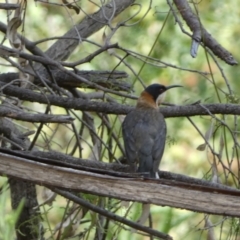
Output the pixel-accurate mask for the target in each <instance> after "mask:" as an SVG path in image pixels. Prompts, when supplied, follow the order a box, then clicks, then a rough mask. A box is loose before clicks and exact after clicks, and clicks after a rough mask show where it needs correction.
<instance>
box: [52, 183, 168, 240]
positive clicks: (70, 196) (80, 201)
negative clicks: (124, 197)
mask: <svg viewBox="0 0 240 240" xmlns="http://www.w3.org/2000/svg"><path fill="white" fill-rule="evenodd" d="M52 190H53V191H54V192H56V193H58V194H60V195H61V196H63V197H65V198H67V199H69V200H71V201H73V202H75V203H77V204H79V205H81V206H83V207H85V208H87V209H90V210H91V211H93V212H96V213H99V214H101V215H103V216H105V217H107V218H110V219H112V220H114V221H118V222H121V223H123V224H126V225H127V226H130V227H133V228H135V229H137V230H140V231H143V232H146V233H148V234H149V235H152V236H155V237H158V238H160V239H165V240H171V239H172V237H171V236H169V235H168V234H164V233H161V232H159V231H156V230H154V229H152V228H149V227H145V226H143V225H141V224H138V223H136V222H133V221H130V220H128V219H126V218H124V217H120V216H118V215H116V214H114V213H112V212H109V211H107V210H105V209H103V208H100V207H98V206H95V205H93V204H91V203H89V202H87V201H86V200H84V199H81V198H79V197H77V196H76V195H74V194H72V193H70V192H67V191H63V190H61V189H57V188H52Z"/></svg>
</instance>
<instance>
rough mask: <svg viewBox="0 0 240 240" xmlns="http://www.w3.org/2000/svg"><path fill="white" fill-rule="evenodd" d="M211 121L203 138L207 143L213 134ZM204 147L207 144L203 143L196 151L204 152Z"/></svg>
mask: <svg viewBox="0 0 240 240" xmlns="http://www.w3.org/2000/svg"><path fill="white" fill-rule="evenodd" d="M213 125H214V124H213V119H212V121H211V125H210V127H209V128H208V130H207V132H206V133H205V135H204V137H205V140H206V141H207V142H208V141H209V139H210V138H211V137H212V134H213ZM206 146H207V144H206V143H203V144H200V145H199V146H198V147H197V150H198V151H204V150H205V149H206Z"/></svg>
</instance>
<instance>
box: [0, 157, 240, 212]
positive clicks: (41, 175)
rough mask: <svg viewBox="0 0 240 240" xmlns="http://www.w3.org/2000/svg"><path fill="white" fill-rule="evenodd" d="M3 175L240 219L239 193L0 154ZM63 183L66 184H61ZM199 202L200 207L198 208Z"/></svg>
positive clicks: (101, 194)
mask: <svg viewBox="0 0 240 240" xmlns="http://www.w3.org/2000/svg"><path fill="white" fill-rule="evenodd" d="M0 165H1V168H0V173H1V174H4V175H7V176H11V177H16V178H20V179H23V180H28V181H32V182H34V183H37V184H40V185H47V186H51V187H60V188H66V189H68V190H69V189H71V190H76V191H82V192H86V193H90V194H95V195H100V196H108V197H113V198H117V199H122V200H127V201H137V202H142V203H150V204H155V205H159V206H170V207H175V208H182V209H187V210H191V211H197V212H203V213H207V214H216V215H224V216H234V217H240V213H239V212H238V211H236V209H239V208H240V202H239V196H240V191H238V190H234V189H233V190H232V191H230V190H221V191H218V190H217V189H216V190H214V191H213V190H212V189H207V188H205V189H204V188H203V189H199V188H197V189H194V188H189V187H187V186H177V183H176V182H175V181H172V182H171V181H167V180H161V179H142V178H127V177H113V176H108V175H106V174H97V173H92V172H86V171H82V170H76V169H72V168H65V167H59V166H53V165H48V164H44V163H40V162H34V161H31V160H26V159H24V158H21V157H15V156H11V155H8V154H4V153H0ZM62 179H64V181H62ZM196 199H197V204H196Z"/></svg>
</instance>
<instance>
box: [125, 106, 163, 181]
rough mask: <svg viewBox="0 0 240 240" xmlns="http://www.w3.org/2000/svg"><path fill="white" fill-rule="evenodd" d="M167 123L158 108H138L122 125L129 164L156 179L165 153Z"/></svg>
mask: <svg viewBox="0 0 240 240" xmlns="http://www.w3.org/2000/svg"><path fill="white" fill-rule="evenodd" d="M166 131H167V129H166V123H165V120H164V117H163V115H162V113H161V112H160V111H159V109H158V108H136V109H134V110H133V111H131V112H130V113H129V114H128V115H127V116H126V118H125V120H124V122H123V125H122V132H123V140H124V145H125V152H126V157H127V161H128V164H129V165H130V166H131V167H132V168H133V169H136V164H137V163H138V164H139V166H138V172H144V173H146V174H144V175H145V176H149V177H152V178H155V177H156V173H157V171H158V167H159V164H160V161H161V158H162V155H163V152H164V147H165V140H166Z"/></svg>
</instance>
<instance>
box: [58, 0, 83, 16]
mask: <svg viewBox="0 0 240 240" xmlns="http://www.w3.org/2000/svg"><path fill="white" fill-rule="evenodd" d="M62 2H63V3H64V4H65V5H66V7H67V8H69V9H73V10H75V12H76V13H77V14H79V13H80V8H78V7H77V6H75V5H73V4H71V3H69V2H68V1H67V0H62Z"/></svg>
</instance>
